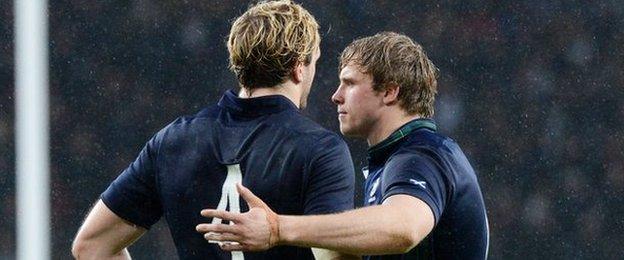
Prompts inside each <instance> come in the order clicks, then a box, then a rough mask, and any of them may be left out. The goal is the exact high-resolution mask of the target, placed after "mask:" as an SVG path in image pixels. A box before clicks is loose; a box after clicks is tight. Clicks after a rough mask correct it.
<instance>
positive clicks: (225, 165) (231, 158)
mask: <svg viewBox="0 0 624 260" xmlns="http://www.w3.org/2000/svg"><path fill="white" fill-rule="evenodd" d="M146 149H147V150H148V151H145V149H144V152H142V154H144V153H145V154H147V156H144V157H145V159H143V160H144V161H151V162H150V163H149V165H147V164H146V165H137V166H136V167H137V168H153V169H148V170H147V171H153V175H154V191H155V193H156V194H154V196H157V198H153V199H146V200H145V201H144V204H143V205H141V206H143V208H144V209H145V212H146V213H145V215H147V216H151V217H150V218H149V219H148V220H147V221H146V222H145V224H144V226H149V225H151V224H152V223H153V222H155V220H154V219H157V215H158V212H161V213H162V215H164V216H165V218H166V221H167V223H168V226H169V228H170V230H171V234H172V236H173V240H174V242H175V244H176V247H177V250H178V254H179V256H180V258H182V259H195V258H196V259H230V257H232V258H233V259H241V258H240V257H244V258H245V259H271V258H272V259H310V258H312V254H311V251H310V249H306V248H299V247H275V248H273V249H271V250H269V251H266V252H258V253H244V255H243V254H242V253H233V254H232V253H229V252H224V251H222V250H220V249H219V247H218V246H217V245H215V244H210V243H208V242H207V241H206V240H205V239H204V238H203V236H202V234H200V233H198V232H196V231H195V226H196V225H197V224H200V223H206V222H210V221H212V222H213V223H214V222H215V221H220V220H218V219H217V220H209V219H206V218H203V217H202V216H200V214H199V212H200V211H201V210H202V209H206V208H213V209H214V208H220V209H227V210H229V211H240V212H244V211H247V210H248V208H247V205H246V204H245V203H244V202H241V200H240V198H239V196H238V194H237V193H236V188H235V184H236V183H237V182H242V183H243V185H245V186H246V187H248V188H249V189H250V190H252V191H253V192H254V193H255V194H256V195H257V196H258V197H260V198H261V199H262V200H264V201H265V202H266V203H267V204H268V205H269V206H270V207H271V208H273V209H274V210H275V212H277V213H279V214H289V215H302V214H323V213H331V212H337V211H343V210H347V209H350V208H352V207H353V185H354V184H353V183H354V180H353V178H354V177H353V165H352V162H351V159H350V155H349V152H348V149H347V147H346V144H345V143H344V141H342V139H341V138H340V137H339V136H338V135H336V134H335V133H332V132H330V131H327V130H325V129H323V128H321V127H320V126H319V125H317V124H315V123H314V122H312V121H311V120H309V119H307V118H305V117H304V116H303V115H301V114H300V113H299V111H298V110H297V108H296V106H295V105H294V104H293V103H291V102H290V101H289V100H288V99H286V98H285V97H283V96H265V97H258V98H251V99H242V98H238V97H236V94H235V93H234V92H233V91H228V92H227V93H226V94H225V95H224V96H223V97H222V99H221V100H220V101H219V104H218V105H215V106H211V107H208V108H206V109H204V110H202V111H201V112H199V113H198V114H197V115H195V116H192V117H182V118H179V119H178V120H176V121H175V122H173V123H171V124H170V125H169V126H167V127H166V128H164V129H163V130H161V131H160V132H159V133H158V134H157V135H156V136H155V137H154V138H153V139H152V140H151V141H150V142H149V143H148V145H147V146H146ZM139 161H141V156H139V159H137V162H139ZM137 162H135V164H137ZM133 165H134V164H133ZM132 168H133V167H132V166H131V167H130V168H129V170H126V172H128V171H130V172H131V171H133V170H131V169H132ZM126 172H124V174H122V176H123V175H138V176H144V175H145V174H133V173H129V174H127V173H126ZM148 175H149V174H148ZM122 176H120V179H121V178H122ZM146 176H147V175H146ZM117 182H120V183H122V182H124V180H121V181H120V180H119V179H118V180H116V181H115V183H117ZM148 182H149V181H148ZM115 183H114V184H113V185H111V187H114V186H115ZM126 186H127V185H126ZM107 192H108V191H107ZM139 193H141V192H139ZM105 197H106V193H105V195H104V196H103V200H104V198H105ZM134 201H136V200H134ZM139 201H140V199H139ZM105 203H106V201H105ZM113 207H114V206H113ZM113 211H115V210H114V209H113ZM122 211H128V212H131V213H130V214H140V212H134V213H132V212H133V211H132V210H122ZM116 213H117V212H116ZM118 214H126V215H127V214H128V213H125V212H121V213H118ZM122 217H123V216H122ZM141 218H144V217H138V219H141ZM140 221H141V220H139V222H140ZM131 222H133V221H131ZM137 224H141V223H137Z"/></svg>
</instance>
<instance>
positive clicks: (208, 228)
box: [195, 224, 240, 235]
mask: <svg viewBox="0 0 624 260" xmlns="http://www.w3.org/2000/svg"><path fill="white" fill-rule="evenodd" d="M195 230H197V232H200V233H208V232H216V233H231V234H235V235H236V234H239V232H240V230H239V228H238V227H237V226H235V225H228V224H199V225H197V226H196V227H195Z"/></svg>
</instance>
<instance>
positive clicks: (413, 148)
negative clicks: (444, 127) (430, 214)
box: [392, 130, 461, 160]
mask: <svg viewBox="0 0 624 260" xmlns="http://www.w3.org/2000/svg"><path fill="white" fill-rule="evenodd" d="M458 152H461V149H460V148H459V145H458V144H457V142H455V140H453V139H452V138H450V137H448V136H445V135H442V134H439V133H437V132H433V131H427V130H424V131H417V132H415V133H413V134H411V135H409V136H408V137H407V139H406V140H405V143H403V144H402V145H401V146H400V148H399V149H398V150H397V151H396V152H395V154H394V155H393V156H392V157H395V156H396V157H399V158H404V157H412V158H422V159H432V160H440V159H442V158H448V157H453V156H456V155H457V153H458Z"/></svg>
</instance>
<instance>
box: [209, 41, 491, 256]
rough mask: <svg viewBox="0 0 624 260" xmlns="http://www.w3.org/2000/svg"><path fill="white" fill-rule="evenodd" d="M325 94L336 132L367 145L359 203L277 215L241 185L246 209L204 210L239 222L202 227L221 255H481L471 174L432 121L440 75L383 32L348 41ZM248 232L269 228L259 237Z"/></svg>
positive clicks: (483, 233) (478, 202) (417, 50)
mask: <svg viewBox="0 0 624 260" xmlns="http://www.w3.org/2000/svg"><path fill="white" fill-rule="evenodd" d="M340 68H341V71H340V86H339V87H338V89H337V90H336V92H335V93H334V95H333V96H332V101H333V102H334V103H335V104H337V106H338V119H339V121H340V131H341V132H342V133H343V134H344V135H347V136H356V137H362V138H366V140H367V141H368V144H369V146H370V147H369V149H368V168H367V169H365V170H364V174H365V176H366V183H365V194H364V199H365V201H364V203H365V204H366V205H367V207H363V208H360V209H356V210H352V211H347V212H343V213H338V214H331V215H325V216H288V215H284V214H280V215H277V214H276V213H274V212H273V211H272V210H271V209H270V206H267V205H266V204H264V203H263V202H262V200H260V199H259V198H258V197H256V196H254V194H253V193H252V192H251V191H250V190H249V189H247V188H245V187H243V186H238V189H239V191H240V193H241V196H242V197H243V198H245V200H246V201H247V202H248V203H249V205H250V207H251V208H252V210H251V211H250V213H251V214H249V213H244V214H241V213H232V212H227V211H222V210H214V209H207V210H204V211H202V214H203V215H204V216H207V217H219V218H224V219H229V220H233V221H234V222H235V223H236V224H235V225H231V226H227V225H219V224H208V223H206V224H201V225H198V226H197V230H198V231H199V232H207V233H206V235H205V237H206V239H210V240H218V241H234V242H238V243H226V244H223V245H222V246H221V247H222V248H223V249H224V250H251V251H254V250H263V249H267V248H271V247H273V246H276V245H297V246H313V247H322V248H328V249H332V250H336V251H340V252H346V253H351V254H356V255H364V256H365V257H364V258H365V259H485V258H486V257H487V251H488V240H489V234H488V233H489V231H488V222H487V215H486V211H485V206H484V202H483V197H482V194H481V190H480V187H479V184H478V182H477V176H476V175H475V172H474V170H473V169H472V167H471V165H470V163H469V162H468V160H467V159H466V157H465V155H464V153H463V152H462V151H461V149H460V148H459V146H458V145H457V143H456V142H455V141H453V140H452V139H450V138H448V137H446V136H443V135H441V134H440V133H438V132H437V126H436V124H435V122H434V121H433V120H431V119H430V118H431V117H432V115H433V112H434V111H433V103H434V98H435V94H436V92H437V90H436V88H437V83H436V75H437V69H436V68H435V66H434V65H433V63H432V62H431V61H430V60H429V59H428V58H427V56H426V55H425V52H424V51H423V49H422V47H421V46H420V45H419V44H417V43H415V42H414V41H412V40H411V39H410V38H408V37H407V36H404V35H400V34H396V33H388V32H386V33H380V34H377V35H374V36H372V37H366V38H362V39H359V40H356V41H354V42H353V43H351V44H350V45H349V46H348V47H347V48H346V49H345V50H344V51H343V53H342V55H341V58H340ZM247 230H271V231H272V232H269V234H267V233H259V232H254V233H252V232H247Z"/></svg>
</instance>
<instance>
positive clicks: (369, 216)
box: [278, 195, 434, 255]
mask: <svg viewBox="0 0 624 260" xmlns="http://www.w3.org/2000/svg"><path fill="white" fill-rule="evenodd" d="M278 224H279V231H280V242H279V243H283V244H289V245H296V246H316V247H322V248H328V249H332V250H336V251H340V252H347V253H351V254H359V255H380V254H398V253H406V252H408V251H409V250H411V249H412V248H413V247H415V246H416V245H417V244H418V243H419V242H420V241H421V240H422V239H424V238H425V237H426V236H427V235H428V234H429V232H431V230H432V229H433V226H434V217H433V213H432V212H431V209H430V208H429V206H428V205H427V204H426V203H425V202H423V201H422V200H420V199H417V198H415V197H412V196H409V195H394V196H391V197H389V198H387V199H386V200H385V202H384V204H382V205H378V206H372V207H366V208H361V209H357V210H352V211H348V212H344V213H341V214H334V215H326V216H323V215H318V216H309V217H308V216H304V217H301V218H300V217H296V216H280V217H279V218H278Z"/></svg>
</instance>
